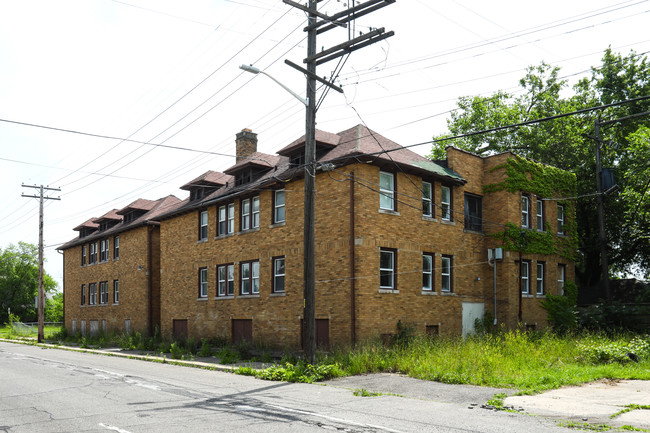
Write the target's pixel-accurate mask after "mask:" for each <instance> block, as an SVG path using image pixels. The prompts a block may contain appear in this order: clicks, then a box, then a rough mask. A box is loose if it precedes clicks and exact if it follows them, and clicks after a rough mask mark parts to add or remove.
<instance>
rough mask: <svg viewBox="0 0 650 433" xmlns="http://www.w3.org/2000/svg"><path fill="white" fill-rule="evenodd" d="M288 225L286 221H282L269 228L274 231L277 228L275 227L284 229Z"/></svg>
mask: <svg viewBox="0 0 650 433" xmlns="http://www.w3.org/2000/svg"><path fill="white" fill-rule="evenodd" d="M286 225H287V222H286V221H280V222H277V223H273V224H271V225H270V226H269V228H271V229H272V228H275V227H284V226H286Z"/></svg>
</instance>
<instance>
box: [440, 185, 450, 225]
mask: <svg viewBox="0 0 650 433" xmlns="http://www.w3.org/2000/svg"><path fill="white" fill-rule="evenodd" d="M445 192H446V194H445ZM445 195H446V196H447V197H445ZM440 218H442V219H443V220H444V221H451V188H450V187H448V186H444V185H442V186H441V187H440Z"/></svg>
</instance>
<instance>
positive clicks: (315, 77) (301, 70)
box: [284, 60, 343, 93]
mask: <svg viewBox="0 0 650 433" xmlns="http://www.w3.org/2000/svg"><path fill="white" fill-rule="evenodd" d="M284 63H285V64H287V65H289V66H291V67H292V68H294V69H297V70H298V71H300V72H302V73H303V74H305V75H307V76H308V77H310V78H313V79H314V80H316V81H318V82H319V83H321V84H324V85H326V86H327V87H329V88H331V89H334V90H336V91H337V92H339V93H343V89H341V88H340V87H339V86H336V85H334V84H332V83H330V82H329V81H327V80H325V79H323V78H321V77H319V76H318V75H316V74H312V73H311V72H309V71H308V70H307V69H305V68H303V67H302V66H298V65H296V64H295V63H293V62H292V61H291V60H285V61H284Z"/></svg>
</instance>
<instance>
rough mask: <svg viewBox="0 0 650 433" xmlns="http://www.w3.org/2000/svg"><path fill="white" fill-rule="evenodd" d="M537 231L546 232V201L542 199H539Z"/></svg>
mask: <svg viewBox="0 0 650 433" xmlns="http://www.w3.org/2000/svg"><path fill="white" fill-rule="evenodd" d="M536 214H537V230H538V231H540V232H543V231H544V201H543V200H542V198H541V197H537V212H536Z"/></svg>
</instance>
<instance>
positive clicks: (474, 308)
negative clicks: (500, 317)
mask: <svg viewBox="0 0 650 433" xmlns="http://www.w3.org/2000/svg"><path fill="white" fill-rule="evenodd" d="M484 313H485V304H484V303H483V302H463V337H465V336H466V335H467V334H473V333H474V322H475V321H476V319H482V318H483V314H484Z"/></svg>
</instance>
